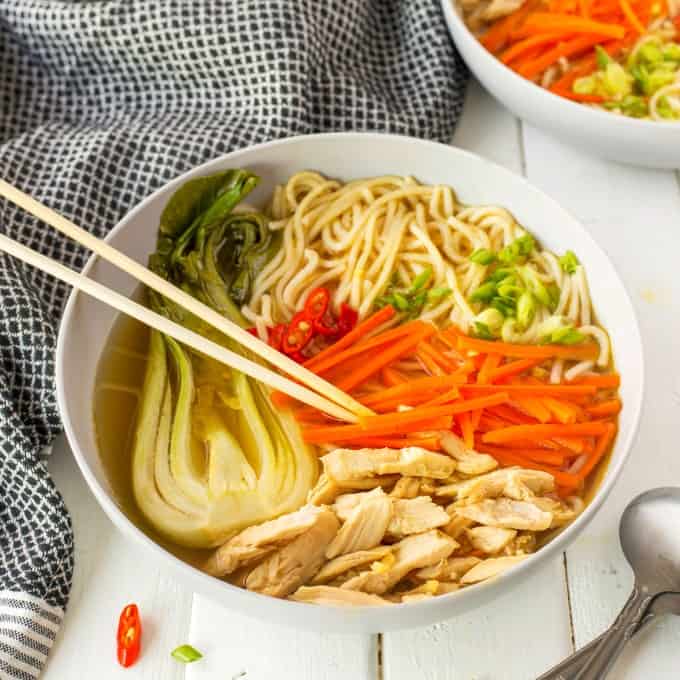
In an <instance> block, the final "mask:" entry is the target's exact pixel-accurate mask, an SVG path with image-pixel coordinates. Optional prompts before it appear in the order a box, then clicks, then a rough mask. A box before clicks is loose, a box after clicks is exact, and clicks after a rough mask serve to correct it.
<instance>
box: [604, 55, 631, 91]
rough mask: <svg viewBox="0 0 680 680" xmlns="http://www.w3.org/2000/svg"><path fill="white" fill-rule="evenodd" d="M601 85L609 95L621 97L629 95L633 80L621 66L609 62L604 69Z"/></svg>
mask: <svg viewBox="0 0 680 680" xmlns="http://www.w3.org/2000/svg"><path fill="white" fill-rule="evenodd" d="M602 84H603V85H604V88H605V90H607V92H608V93H609V94H611V95H618V96H621V97H623V96H625V95H627V94H630V93H631V91H632V89H633V78H632V76H631V75H630V74H629V73H628V72H627V71H626V69H624V68H623V66H621V64H619V63H617V62H615V61H611V62H609V63H608V64H607V67H606V68H605V71H604V76H603V78H602Z"/></svg>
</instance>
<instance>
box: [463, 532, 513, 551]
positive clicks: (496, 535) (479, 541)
mask: <svg viewBox="0 0 680 680" xmlns="http://www.w3.org/2000/svg"><path fill="white" fill-rule="evenodd" d="M465 533H466V534H467V537H468V539H469V540H470V543H471V544H472V547H473V548H474V549H475V550H481V551H482V552H483V553H486V554H487V555H495V554H496V553H499V552H500V551H501V550H503V549H504V548H505V547H506V546H507V545H508V544H509V543H510V541H512V540H513V539H514V538H515V536H517V531H516V530H515V529H501V528H499V527H475V528H474V529H468V530H467V531H466V532H465Z"/></svg>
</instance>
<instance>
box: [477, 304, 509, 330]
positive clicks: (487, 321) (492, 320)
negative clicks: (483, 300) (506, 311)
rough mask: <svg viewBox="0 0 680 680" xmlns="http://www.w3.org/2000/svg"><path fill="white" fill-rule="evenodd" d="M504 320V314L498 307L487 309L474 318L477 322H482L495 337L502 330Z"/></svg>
mask: <svg viewBox="0 0 680 680" xmlns="http://www.w3.org/2000/svg"><path fill="white" fill-rule="evenodd" d="M503 321H504V319H503V315H502V314H501V313H500V312H499V311H498V310H497V309H493V308H488V309H485V310H484V311H483V312H480V313H479V314H477V316H476V317H475V318H474V322H475V323H481V324H482V325H483V326H485V327H486V330H487V331H488V332H489V334H490V335H492V336H494V337H495V335H497V334H498V333H499V332H500V330H501V327H502V326H503Z"/></svg>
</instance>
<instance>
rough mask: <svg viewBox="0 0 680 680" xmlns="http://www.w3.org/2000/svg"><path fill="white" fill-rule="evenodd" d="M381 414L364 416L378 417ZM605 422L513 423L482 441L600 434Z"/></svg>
mask: <svg viewBox="0 0 680 680" xmlns="http://www.w3.org/2000/svg"><path fill="white" fill-rule="evenodd" d="M380 417H381V416H366V418H365V419H366V420H369V419H370V418H380ZM607 425H608V424H607V423H602V422H591V423H575V424H574V425H513V426H511V427H506V428H504V429H502V430H495V431H494V432H487V433H486V434H485V435H484V436H483V437H482V441H484V442H486V443H488V444H495V443H500V442H508V441H513V439H546V438H551V437H574V436H575V437H579V436H581V435H591V436H592V435H601V434H603V433H604V432H605V431H606V430H607Z"/></svg>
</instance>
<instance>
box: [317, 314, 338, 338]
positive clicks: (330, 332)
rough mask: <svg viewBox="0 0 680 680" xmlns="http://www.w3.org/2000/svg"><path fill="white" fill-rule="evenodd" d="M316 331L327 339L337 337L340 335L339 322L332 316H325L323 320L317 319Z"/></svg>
mask: <svg viewBox="0 0 680 680" xmlns="http://www.w3.org/2000/svg"><path fill="white" fill-rule="evenodd" d="M314 330H315V331H316V332H317V333H318V334H319V335H323V336H324V337H327V338H329V337H331V338H332V337H335V336H336V335H338V334H339V333H340V328H339V327H338V322H337V321H336V320H335V319H334V318H333V317H332V316H331V315H330V314H324V316H323V317H322V318H321V319H315V320H314Z"/></svg>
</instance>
